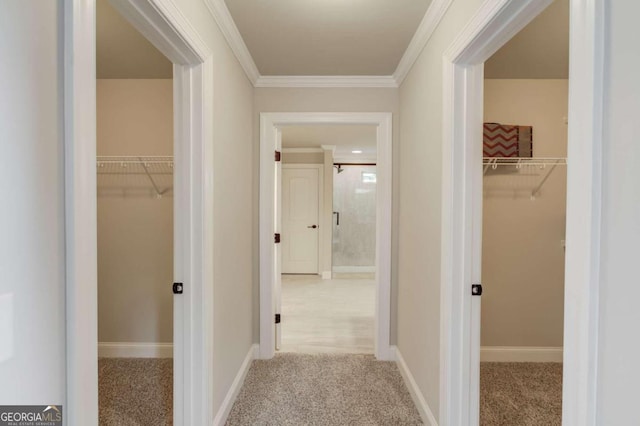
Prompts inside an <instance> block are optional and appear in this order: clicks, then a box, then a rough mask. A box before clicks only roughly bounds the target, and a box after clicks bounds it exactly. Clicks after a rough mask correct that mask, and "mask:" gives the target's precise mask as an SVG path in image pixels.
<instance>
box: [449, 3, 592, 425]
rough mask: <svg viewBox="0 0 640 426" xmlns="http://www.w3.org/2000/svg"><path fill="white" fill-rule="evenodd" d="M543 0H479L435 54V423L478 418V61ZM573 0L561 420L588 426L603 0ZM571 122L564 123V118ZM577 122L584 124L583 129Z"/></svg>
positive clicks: (540, 6) (480, 85) (480, 84)
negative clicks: (438, 124) (438, 153)
mask: <svg viewBox="0 0 640 426" xmlns="http://www.w3.org/2000/svg"><path fill="white" fill-rule="evenodd" d="M550 2H551V0H487V1H485V3H484V4H483V5H482V6H481V8H480V10H479V11H478V13H477V14H476V15H475V16H474V17H473V18H472V19H471V21H470V23H469V24H468V25H467V26H466V27H465V28H464V29H463V31H462V32H461V34H460V35H459V37H458V38H457V39H456V40H455V41H454V42H453V44H452V45H451V47H450V48H449V49H448V50H447V52H446V53H445V55H444V61H443V66H444V69H443V79H444V81H443V88H444V93H443V95H444V99H443V164H442V172H443V174H442V219H441V220H442V259H441V262H442V263H441V291H440V294H441V309H440V313H441V331H440V339H441V342H440V343H441V355H440V360H441V362H440V368H441V372H440V373H441V376H440V411H439V413H440V419H439V420H440V422H441V423H442V424H446V425H474V424H477V423H478V417H479V358H480V329H479V327H480V325H479V324H480V298H478V297H473V298H472V297H471V292H470V285H471V284H472V283H474V282H479V280H480V277H481V271H480V263H481V262H480V253H481V242H482V240H481V228H482V226H481V225H482V221H481V219H482V213H481V211H482V208H481V206H482V198H481V197H482V161H481V160H482V158H481V157H482V153H481V146H482V144H481V141H480V137H481V136H480V135H479V134H478V132H477V129H478V128H479V126H480V125H481V123H482V108H483V101H482V97H483V65H482V64H483V63H484V61H485V60H486V59H488V58H489V57H490V56H491V55H492V54H493V53H494V52H495V51H497V50H498V49H499V48H500V47H502V45H504V43H505V42H506V41H508V40H509V39H510V38H511V37H512V36H513V35H514V34H516V33H517V32H518V31H519V30H520V29H522V28H523V27H524V26H525V25H526V24H528V23H529V22H530V21H531V20H532V19H534V18H535V16H536V15H537V14H538V13H540V12H541V11H542V10H543V9H544V8H545V7H546V6H547V5H548V4H549V3H550ZM602 3H603V2H602V0H596V1H594V2H578V1H572V22H571V40H572V44H571V71H570V78H571V81H570V101H569V123H570V128H569V161H570V164H569V166H568V170H567V176H568V185H567V239H566V241H567V257H566V272H565V334H564V338H565V341H564V366H565V369H564V379H563V383H564V390H563V392H564V393H563V397H564V401H563V424H564V425H571V426H578V425H588V426H591V425H595V409H596V408H595V407H596V406H597V404H596V399H595V393H596V371H597V370H596V367H597V362H596V360H597V327H598V308H597V300H598V285H599V282H598V265H599V252H598V247H599V238H600V237H599V229H600V228H599V226H600V208H599V205H600V187H601V176H600V167H601V166H600V161H601V159H600V156H599V153H600V146H601V125H602V96H601V95H602V90H601V88H602V67H603V55H602V46H603V31H602V28H603V18H602V16H603V13H602V11H603V6H602ZM571 123H573V125H572V124H571ZM582 123H591V125H590V126H584V125H582Z"/></svg>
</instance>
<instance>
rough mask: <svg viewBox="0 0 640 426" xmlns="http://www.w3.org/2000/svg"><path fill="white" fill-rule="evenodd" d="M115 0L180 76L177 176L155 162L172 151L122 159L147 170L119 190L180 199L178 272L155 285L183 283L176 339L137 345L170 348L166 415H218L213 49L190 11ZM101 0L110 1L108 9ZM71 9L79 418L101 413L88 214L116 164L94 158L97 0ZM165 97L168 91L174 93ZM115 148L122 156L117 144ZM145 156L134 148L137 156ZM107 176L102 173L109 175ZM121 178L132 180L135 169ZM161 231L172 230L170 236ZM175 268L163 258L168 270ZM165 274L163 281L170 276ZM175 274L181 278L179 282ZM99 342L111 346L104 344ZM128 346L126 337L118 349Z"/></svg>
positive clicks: (195, 419)
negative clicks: (214, 405) (189, 18)
mask: <svg viewBox="0 0 640 426" xmlns="http://www.w3.org/2000/svg"><path fill="white" fill-rule="evenodd" d="M110 4H111V5H112V6H114V8H115V9H116V10H117V11H118V12H119V13H120V14H121V15H122V17H124V19H125V20H126V21H128V22H129V23H130V24H131V26H133V28H135V30H137V31H139V32H140V34H142V36H143V37H142V41H145V40H144V39H146V40H148V42H150V43H151V44H152V45H153V46H154V47H155V48H156V49H158V50H159V51H160V52H161V53H162V55H164V56H165V57H166V58H168V59H169V61H170V62H171V65H170V67H171V69H172V74H173V84H172V87H171V90H169V93H170V94H171V97H172V98H173V102H172V103H173V113H172V121H173V135H172V136H170V140H172V141H173V144H172V147H173V164H174V167H173V169H172V173H173V178H172V179H171V178H169V177H168V175H163V177H162V178H160V179H159V177H160V176H158V175H159V174H161V173H159V172H158V170H157V169H156V168H158V167H168V168H170V164H171V163H170V162H169V161H167V159H163V161H161V160H159V159H157V158H153V159H151V158H149V157H147V158H142V159H141V158H137V162H135V161H134V163H126V162H125V164H126V167H124V165H123V164H118V165H117V167H118V170H119V172H121V171H122V170H121V169H124V168H128V167H129V166H132V167H133V168H136V169H137V170H138V171H140V172H144V174H140V180H139V181H138V182H139V187H137V188H127V189H126V190H125V191H124V192H123V191H122V188H120V189H119V191H120V195H122V194H127V197H129V196H132V195H131V194H132V193H136V192H137V194H138V195H141V194H142V193H144V192H145V191H146V193H147V194H155V196H156V197H157V196H159V195H160V196H162V197H163V198H164V197H166V196H168V195H169V192H172V193H173V198H174V199H175V203H174V207H175V206H178V205H179V206H180V208H174V209H173V225H172V226H170V228H169V230H168V232H169V233H170V234H173V250H170V249H169V251H170V252H172V255H173V256H171V254H169V258H171V257H172V258H173V260H172V263H173V279H169V281H168V282H166V283H164V282H163V283H162V284H158V285H159V286H160V285H164V288H165V291H166V292H169V293H170V294H171V293H173V291H172V288H175V290H176V291H175V293H174V295H173V296H172V297H173V300H172V302H171V304H172V305H173V319H172V320H171V319H170V320H169V323H170V324H172V326H170V327H169V328H172V330H173V338H172V340H173V346H172V347H166V346H164V347H163V346H161V347H153V348H148V347H142V348H141V347H140V346H139V345H138V347H137V349H136V350H141V351H142V352H146V353H148V352H149V351H151V352H153V351H160V352H162V353H165V354H166V353H167V352H169V353H170V355H172V356H173V360H172V362H171V364H172V369H173V385H172V389H171V391H170V394H172V395H173V410H172V411H173V415H171V414H170V413H169V414H168V417H169V422H173V423H174V424H177V425H178V424H200V423H207V422H210V421H211V419H213V413H212V412H211V404H210V400H211V395H212V393H213V392H212V383H213V381H212V377H211V371H212V368H211V367H212V366H211V363H212V356H211V351H212V348H211V335H212V332H211V327H212V321H211V311H212V309H211V304H212V303H213V297H212V295H213V291H212V288H213V271H212V267H213V266H212V262H211V261H210V259H212V257H213V254H212V247H213V229H212V228H213V224H212V223H211V221H209V220H208V219H207V218H209V217H211V215H212V201H213V190H212V188H211V187H210V185H211V179H210V176H211V175H212V172H213V171H212V167H213V159H212V147H211V143H210V141H211V140H212V132H211V124H210V120H205V117H210V113H211V111H212V109H211V105H212V99H213V98H212V91H211V81H212V76H211V74H212V70H213V67H212V59H211V52H210V50H209V49H208V47H206V45H204V43H203V41H202V39H201V38H200V36H199V35H198V34H197V33H196V32H195V31H194V30H193V28H192V27H191V26H189V25H187V24H186V22H185V18H184V16H182V15H181V14H180V13H179V12H178V11H177V10H176V9H174V8H167V7H165V6H166V5H163V4H162V5H161V4H159V3H154V4H151V3H149V2H147V1H144V0H112V1H110ZM104 5H106V2H105V3H104V4H102V5H101V7H102V6H104ZM107 6H108V5H107ZM65 12H66V13H67V14H68V15H67V16H66V18H68V25H65V30H66V31H65V58H66V62H65V82H68V83H69V84H65V126H66V130H68V131H65V144H66V146H67V150H66V152H65V171H66V173H67V179H66V186H65V195H66V203H67V207H68V211H69V213H68V216H69V218H70V219H69V220H68V221H67V228H66V237H67V265H68V273H67V324H68V334H67V335H68V339H67V366H68V371H67V404H68V406H69V407H70V409H69V410H68V411H67V419H68V421H69V422H70V423H74V424H92V423H96V422H97V420H98V419H97V417H98V407H97V406H96V405H97V404H96V403H97V402H98V399H99V398H98V387H99V384H98V374H97V373H98V372H97V358H98V352H99V346H98V343H99V342H98V333H97V327H92V326H91V325H92V324H93V325H97V324H96V319H97V318H96V316H97V315H96V313H97V312H98V306H97V305H98V301H97V293H98V288H97V276H96V275H97V274H96V272H97V271H96V268H95V263H94V261H93V260H94V259H96V258H97V257H98V253H97V244H95V243H96V240H95V239H94V237H95V235H96V231H97V223H96V220H95V215H92V214H90V213H91V212H96V201H97V199H98V197H97V195H98V185H97V184H96V183H97V180H98V179H97V178H96V177H97V169H98V168H101V169H102V170H103V171H104V170H105V169H107V168H109V167H115V166H116V165H115V164H113V163H107V160H105V159H100V161H99V162H100V163H101V164H102V167H99V166H98V164H97V163H98V161H97V160H98V159H97V157H96V153H97V150H96V139H95V137H96V131H95V130H96V128H95V126H94V124H95V114H94V113H95V111H96V91H95V90H94V89H95V87H96V86H97V84H96V83H97V81H96V80H97V79H96V77H97V76H96V67H95V57H96V55H95V52H96V47H97V45H96V37H95V36H96V26H95V24H96V22H95V19H94V18H95V16H96V4H95V3H94V2H87V3H86V4H83V5H82V6H81V7H74V8H68V9H67V8H65ZM121 22H122V21H121ZM126 34H127V33H126V32H125V33H124V34H119V35H123V36H124V35H126ZM134 34H135V31H134ZM116 38H117V37H116ZM120 41H122V40H120ZM138 41H140V39H139V40H138ZM129 47H132V46H129ZM163 60H164V59H163ZM165 95H167V97H168V93H165ZM107 127H108V126H107ZM110 130H112V131H115V130H116V129H115V128H112V129H110ZM118 142H122V141H118ZM114 146H115V145H114ZM121 148H122V147H121ZM100 149H102V147H101V148H100ZM118 155H123V154H121V153H120V152H118ZM145 155H147V154H146V153H141V152H136V156H138V157H143V156H145ZM151 157H157V156H156V155H151ZM163 157H164V156H163ZM128 160H129V159H127V161H128ZM143 160H146V161H143ZM152 160H154V161H152ZM156 160H157V161H156ZM122 162H124V160H123V161H121V162H120V163H122ZM145 168H146V170H145ZM165 171H166V170H165ZM134 176H136V175H135V174H134ZM104 177H105V176H101V178H100V179H101V181H102V183H104V180H103V178H104ZM106 177H108V178H110V177H113V176H106ZM151 178H153V179H151ZM118 179H119V178H118ZM122 179H131V176H125V177H122ZM152 180H153V182H154V183H155V185H154V184H153V183H151V181H152ZM167 180H168V181H170V182H172V186H173V190H172V191H168V188H167V187H166V186H169V182H167ZM114 182H115V181H114ZM114 182H112V184H113V185H112V187H111V188H106V187H103V188H102V189H104V191H101V197H102V196H105V195H106V194H107V193H109V192H110V191H111V195H114V194H115V193H117V192H118V185H116V184H115V183H114ZM142 182H144V183H142ZM164 183H166V184H167V185H166V186H165V185H164ZM147 185H150V186H151V188H152V189H149V187H148V186H147ZM134 186H135V185H134ZM144 188H147V189H144ZM120 201H124V200H123V199H122V198H121V199H120ZM127 201H131V200H127ZM148 201H158V200H157V199H154V200H148ZM165 216H167V215H165ZM152 220H153V219H152ZM165 231H166V230H165ZM163 235H164V238H167V234H163ZM169 238H170V237H169ZM137 254H140V253H137ZM170 266H171V265H164V267H165V268H169V267H170ZM162 276H163V278H161V279H162V280H164V276H165V275H164V274H163V275H162ZM102 281H104V279H102ZM172 282H173V283H179V285H177V286H176V285H173V283H172ZM180 289H181V290H182V292H180V291H179V290H180ZM127 295H128V296H135V295H132V294H129V293H128V294H127ZM158 321H159V322H160V320H158ZM164 321H165V322H166V319H165V320H164ZM136 326H138V324H137V323H133V324H128V327H130V328H132V329H133V328H136ZM118 328H121V327H118ZM134 334H135V333H134ZM138 337H139V336H138ZM143 346H144V345H143ZM102 349H114V348H113V347H111V348H109V346H108V345H107V346H106V347H105V346H104V345H103V347H102ZM129 349H130V348H128V347H126V345H124V346H118V347H116V348H115V349H114V350H116V351H121V350H129ZM107 352H108V351H107ZM103 353H104V352H103ZM128 422H129V421H127V423H128Z"/></svg>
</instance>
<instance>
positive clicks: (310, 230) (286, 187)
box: [282, 166, 320, 274]
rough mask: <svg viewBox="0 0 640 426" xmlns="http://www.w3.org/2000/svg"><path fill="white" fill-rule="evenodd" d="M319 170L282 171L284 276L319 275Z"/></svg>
mask: <svg viewBox="0 0 640 426" xmlns="http://www.w3.org/2000/svg"><path fill="white" fill-rule="evenodd" d="M319 173H320V172H319V170H318V169H317V168H295V166H291V167H286V168H284V169H283V170H282V273H285V274H286V273H289V274H317V273H318V242H319V235H320V232H319V217H318V216H319V215H318V205H319V200H318V197H319V191H318V182H319Z"/></svg>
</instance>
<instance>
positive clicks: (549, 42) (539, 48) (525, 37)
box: [484, 0, 569, 78]
mask: <svg viewBox="0 0 640 426" xmlns="http://www.w3.org/2000/svg"><path fill="white" fill-rule="evenodd" d="M484 74H485V78H569V0H556V1H555V2H554V3H552V4H551V5H550V6H549V7H548V8H547V9H545V10H544V12H542V13H541V14H540V15H539V16H538V17H537V18H536V19H534V20H533V21H531V23H530V24H529V25H527V26H526V27H525V28H524V29H523V30H522V31H520V32H519V33H518V34H516V36H515V37H514V38H513V39H511V41H509V42H508V43H507V44H506V45H505V46H504V47H503V48H502V49H500V50H498V51H497V52H496V53H495V54H494V55H493V56H492V57H491V58H490V59H489V60H488V61H487V62H486V63H485V68H484Z"/></svg>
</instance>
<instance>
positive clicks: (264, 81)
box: [255, 75, 398, 88]
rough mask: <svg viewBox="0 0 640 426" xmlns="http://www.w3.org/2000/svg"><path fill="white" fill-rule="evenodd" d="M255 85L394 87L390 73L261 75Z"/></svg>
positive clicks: (396, 85)
mask: <svg viewBox="0 0 640 426" xmlns="http://www.w3.org/2000/svg"><path fill="white" fill-rule="evenodd" d="M255 87H307V88H314V87H315V88H323V87H325V88H329V87H364V88H376V87H377V88H396V87H398V84H397V83H396V80H395V78H394V77H393V76H391V75H380V76H377V75H262V76H260V77H258V80H257V81H256V83H255Z"/></svg>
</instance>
